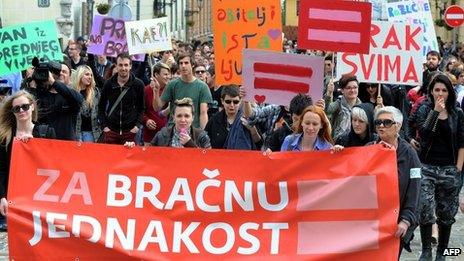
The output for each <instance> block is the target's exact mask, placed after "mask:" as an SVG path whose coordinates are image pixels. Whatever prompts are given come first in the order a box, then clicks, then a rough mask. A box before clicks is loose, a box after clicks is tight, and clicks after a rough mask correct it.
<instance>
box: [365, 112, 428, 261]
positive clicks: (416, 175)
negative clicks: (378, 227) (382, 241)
mask: <svg viewBox="0 0 464 261" xmlns="http://www.w3.org/2000/svg"><path fill="white" fill-rule="evenodd" d="M402 123H403V115H402V114H401V111H400V110H398V109H397V108H395V107H393V106H386V107H383V108H380V109H378V110H377V111H376V113H375V116H374V125H375V129H376V131H377V134H378V135H379V138H378V139H377V140H376V141H375V142H373V143H370V144H375V143H382V144H384V146H386V147H388V148H395V149H396V159H397V163H396V164H397V169H398V174H397V175H398V183H399V184H398V185H399V196H400V211H399V216H398V221H397V222H398V227H397V230H396V233H395V236H396V237H398V238H399V237H401V241H400V242H401V246H400V254H401V250H402V247H403V246H404V245H406V246H407V249H409V242H410V240H411V235H412V232H413V229H412V228H415V227H416V225H417V223H418V220H417V217H416V214H415V213H416V209H417V208H418V201H419V191H420V181H421V163H420V161H419V157H418V156H417V153H416V151H415V150H414V149H413V148H412V146H411V145H410V144H409V143H408V142H407V141H405V140H404V139H403V138H401V137H400V136H399V132H400V129H401V125H402ZM410 227H412V228H411V229H409V228H410ZM408 230H409V232H408ZM406 232H408V233H406Z"/></svg>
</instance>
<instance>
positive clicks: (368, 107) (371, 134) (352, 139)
mask: <svg viewBox="0 0 464 261" xmlns="http://www.w3.org/2000/svg"><path fill="white" fill-rule="evenodd" d="M354 107H359V108H361V109H362V110H363V111H364V112H366V115H367V120H368V125H367V135H366V137H365V138H364V139H361V137H359V135H358V134H356V133H355V132H354V129H353V124H351V130H350V132H348V133H346V134H344V135H342V136H339V138H338V139H337V140H336V141H335V144H337V145H342V146H343V147H355V146H364V145H366V144H367V143H368V142H371V141H374V140H375V139H376V138H377V135H376V134H375V130H374V105H372V104H371V103H361V104H358V105H355V106H354ZM354 107H353V108H354Z"/></svg>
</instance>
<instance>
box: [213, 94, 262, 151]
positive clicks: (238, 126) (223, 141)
mask: <svg viewBox="0 0 464 261" xmlns="http://www.w3.org/2000/svg"><path fill="white" fill-rule="evenodd" d="M221 102H222V105H223V106H224V109H223V110H221V111H219V112H217V113H216V114H214V115H213V117H211V119H210V120H209V121H208V123H207V124H206V127H205V131H206V132H207V133H208V137H210V140H211V147H212V148H213V149H242V150H254V149H256V148H259V147H260V146H259V143H260V141H261V136H260V135H259V133H258V131H257V129H256V127H251V126H250V125H248V122H247V120H245V118H243V117H242V110H241V103H242V100H241V98H240V96H239V88H238V86H237V85H226V86H223V88H222V92H221Z"/></svg>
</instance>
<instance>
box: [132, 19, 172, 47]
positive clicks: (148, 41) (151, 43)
mask: <svg viewBox="0 0 464 261" xmlns="http://www.w3.org/2000/svg"><path fill="white" fill-rule="evenodd" d="M125 27H126V39H127V47H128V48H129V54H138V53H152V52H159V51H166V50H172V43H171V32H170V31H169V29H168V28H169V24H168V18H167V17H162V18H157V19H149V20H142V21H130V22H125Z"/></svg>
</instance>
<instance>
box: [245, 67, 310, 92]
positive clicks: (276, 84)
mask: <svg viewBox="0 0 464 261" xmlns="http://www.w3.org/2000/svg"><path fill="white" fill-rule="evenodd" d="M253 69H254V71H255V73H267V74H273V76H274V77H271V76H267V77H255V79H254V86H255V89H266V90H282V91H284V90H285V91H291V92H295V93H308V92H309V84H307V83H303V82H298V81H295V80H291V79H289V78H288V77H300V78H311V76H312V75H313V70H312V69H311V68H309V67H302V66H295V65H287V64H272V63H261V62H256V63H254V64H253ZM277 77H279V78H277Z"/></svg>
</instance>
